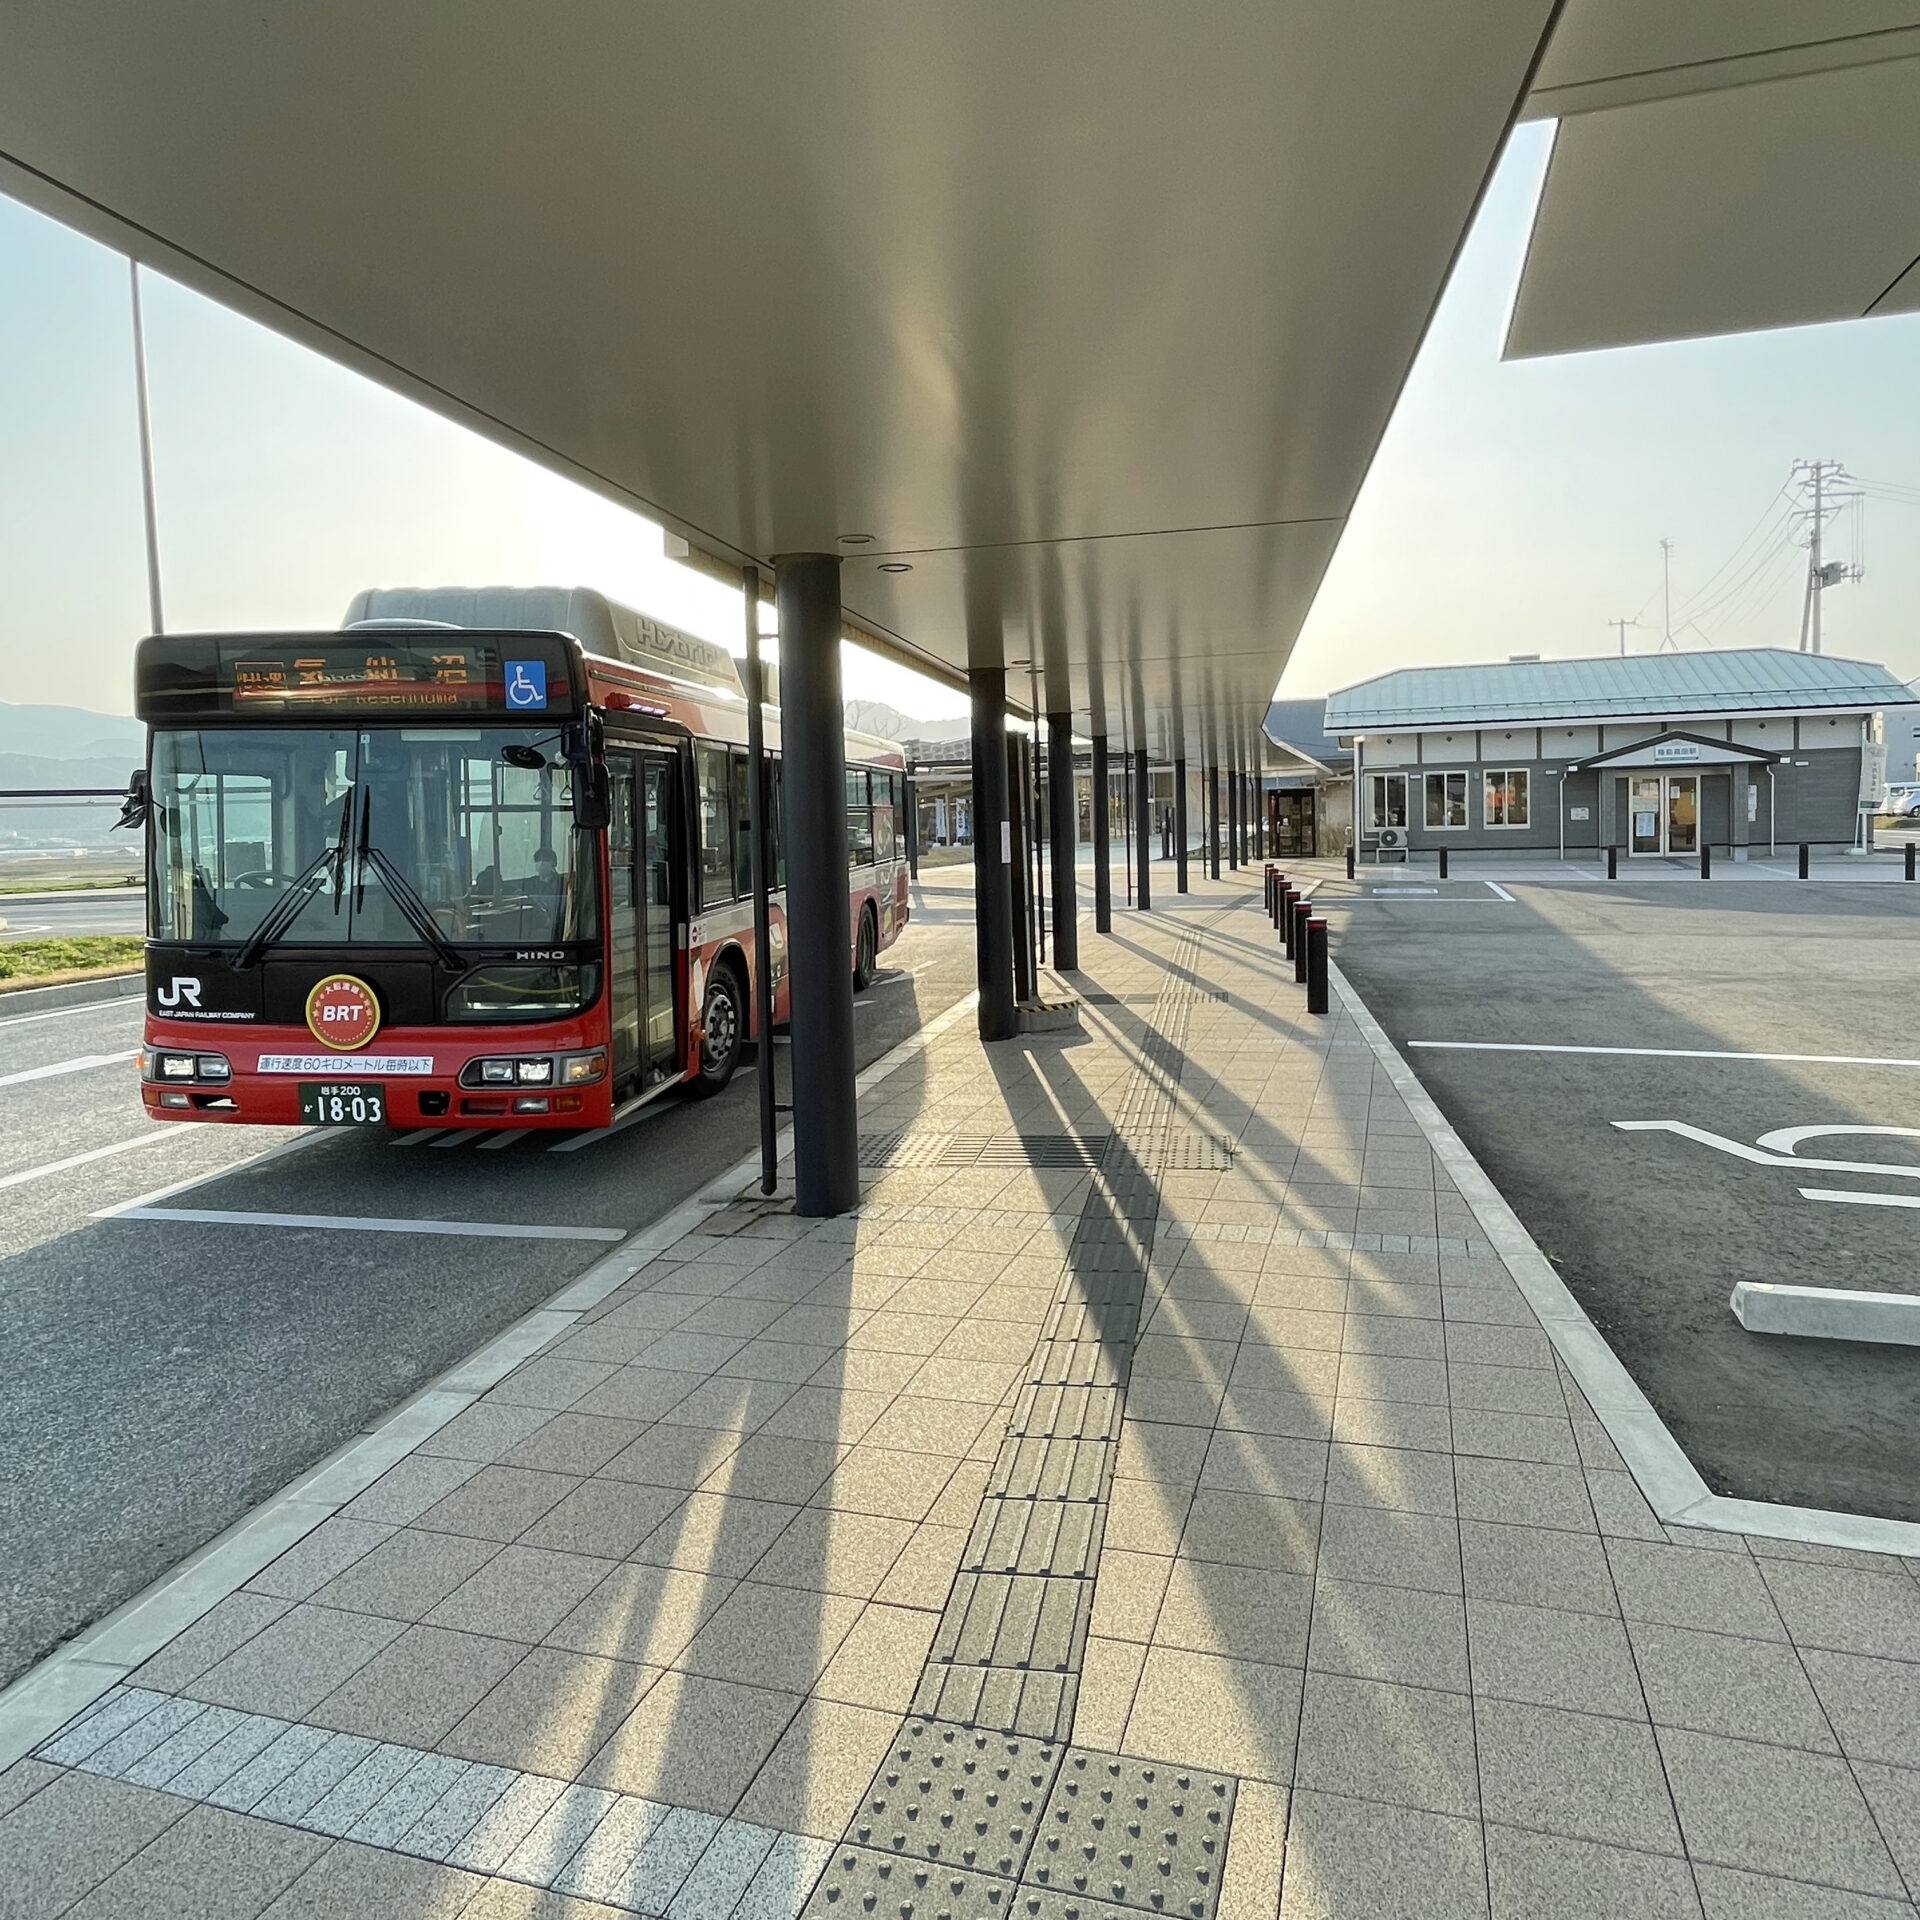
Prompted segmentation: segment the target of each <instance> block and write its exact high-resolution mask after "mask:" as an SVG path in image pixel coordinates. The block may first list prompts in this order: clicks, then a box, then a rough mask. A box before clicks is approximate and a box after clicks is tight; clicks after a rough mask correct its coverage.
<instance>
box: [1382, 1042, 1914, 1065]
mask: <svg viewBox="0 0 1920 1920" xmlns="http://www.w3.org/2000/svg"><path fill="white" fill-rule="evenodd" d="M1406 1044H1407V1046H1408V1047H1409V1048H1419V1049H1421V1050H1422V1051H1424V1052H1428V1053H1604V1054H1617V1055H1620V1056H1621V1057H1623V1058H1626V1059H1632V1060H1782V1061H1787V1062H1790V1063H1793V1064H1796V1065H1800V1066H1812V1067H1920V1060H1903V1059H1901V1058H1899V1057H1898V1056H1896V1055H1888V1054H1873V1053H1742V1052H1737V1051H1734V1050H1733V1049H1730V1048H1729V1049H1725V1050H1722V1049H1719V1048H1714V1047H1568V1046H1552V1045H1548V1044H1546V1043H1544V1042H1542V1043H1535V1042H1533V1041H1529V1040H1409V1041H1408V1042H1407V1043H1406Z"/></svg>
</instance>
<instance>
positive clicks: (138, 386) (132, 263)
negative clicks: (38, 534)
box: [127, 260, 167, 633]
mask: <svg viewBox="0 0 1920 1920" xmlns="http://www.w3.org/2000/svg"><path fill="white" fill-rule="evenodd" d="M127 271H128V274H129V277H130V279H131V282H132V287H133V391H134V398H135V400H136V401H137V402H138V404H139V410H140V500H141V504H142V506H143V507H144V508H145V509H146V521H147V618H148V619H149V620H150V621H151V622H152V627H153V631H154V632H155V633H165V632H166V630H167V623H166V619H165V617H164V615H163V614H162V612H161V609H160V516H159V513H158V511H157V509H156V508H155V505H154V497H153V414H152V410H151V409H150V408H149V406H148V404H147V329H146V324H145V322H144V321H143V320H142V318H141V314H140V262H139V261H138V260H129V261H128V262H127Z"/></svg>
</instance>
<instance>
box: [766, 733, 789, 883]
mask: <svg viewBox="0 0 1920 1920" xmlns="http://www.w3.org/2000/svg"><path fill="white" fill-rule="evenodd" d="M767 789H768V791H767V832H768V834H769V835H770V836H771V838H772V840H773V847H772V858H771V859H769V860H768V862H767V866H768V869H769V871H770V872H771V873H772V875H773V877H772V879H770V880H769V881H768V882H767V888H768V891H769V892H772V893H778V892H779V891H780V889H781V888H782V887H784V886H785V885H786V884H787V783H786V782H785V781H784V780H782V779H781V778H780V756H779V755H778V754H777V753H770V754H768V755H767Z"/></svg>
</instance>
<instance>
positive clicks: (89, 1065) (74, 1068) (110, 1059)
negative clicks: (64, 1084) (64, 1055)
mask: <svg viewBox="0 0 1920 1920" xmlns="http://www.w3.org/2000/svg"><path fill="white" fill-rule="evenodd" d="M139 1053H140V1049H139V1048H138V1047H129V1048H128V1049H127V1050H126V1052H125V1053H82V1054H78V1055H76V1056H75V1057H74V1058H73V1059H71V1060H55V1061H54V1062H53V1063H52V1064H51V1065H49V1066H44V1067H22V1068H21V1069H20V1071H19V1072H18V1073H0V1087H17V1086H21V1085H23V1084H24V1083H25V1082H26V1081H28V1080H57V1079H59V1077H60V1076H61V1075H62V1074H64V1073H90V1072H92V1070H93V1069H94V1068H95V1067H118V1066H123V1065H125V1063H126V1062H127V1061H129V1060H133V1059H137V1058H138V1057H139Z"/></svg>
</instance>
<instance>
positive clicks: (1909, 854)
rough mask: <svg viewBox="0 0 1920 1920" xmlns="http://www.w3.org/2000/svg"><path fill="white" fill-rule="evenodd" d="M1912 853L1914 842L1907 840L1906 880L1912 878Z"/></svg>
mask: <svg viewBox="0 0 1920 1920" xmlns="http://www.w3.org/2000/svg"><path fill="white" fill-rule="evenodd" d="M1913 853H1914V842H1913V841H1911V840H1909V841H1908V842H1907V878H1908V879H1909V880H1911V879H1912V878H1913Z"/></svg>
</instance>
